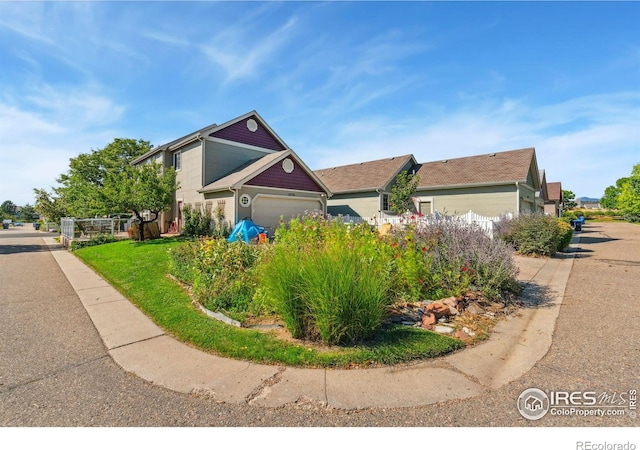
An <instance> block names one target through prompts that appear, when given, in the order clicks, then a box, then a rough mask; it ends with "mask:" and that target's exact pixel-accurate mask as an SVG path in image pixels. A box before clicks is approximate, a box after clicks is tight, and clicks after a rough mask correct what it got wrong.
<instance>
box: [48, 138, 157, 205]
mask: <svg viewBox="0 0 640 450" xmlns="http://www.w3.org/2000/svg"><path fill="white" fill-rule="evenodd" d="M151 148H152V146H151V144H150V143H149V142H148V141H143V140H135V139H121V138H116V139H114V140H113V142H111V143H109V144H108V145H107V146H106V147H104V148H102V149H98V150H93V151H91V152H90V153H83V154H80V155H79V156H77V157H76V158H71V160H70V163H69V170H68V171H67V173H64V174H62V175H60V177H59V178H58V180H57V181H58V183H60V185H61V186H60V187H58V188H55V189H54V192H55V194H57V196H58V197H59V198H61V199H63V202H64V204H65V205H66V207H67V212H68V214H70V215H72V216H74V217H95V216H103V215H108V214H117V213H121V212H124V211H122V210H118V207H119V205H117V204H114V203H113V202H112V201H111V199H110V198H109V196H107V195H105V190H104V187H105V181H106V179H107V176H108V175H109V174H114V173H118V172H122V171H124V170H125V169H126V168H127V167H128V166H129V165H130V163H131V161H133V160H134V159H135V158H137V157H138V156H140V155H142V154H144V153H146V152H147V151H149V150H151Z"/></svg>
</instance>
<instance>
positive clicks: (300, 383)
mask: <svg viewBox="0 0 640 450" xmlns="http://www.w3.org/2000/svg"><path fill="white" fill-rule="evenodd" d="M44 240H45V242H46V244H47V245H48V246H49V248H50V250H51V253H52V255H53V256H54V258H55V260H56V261H57V263H58V264H59V266H60V268H61V269H62V271H63V272H64V274H65V275H66V277H67V279H68V280H69V282H70V284H71V286H72V287H73V288H74V289H75V291H76V293H77V294H78V297H79V298H80V300H81V302H82V304H83V305H84V307H85V309H86V310H87V313H88V314H89V316H90V318H91V320H92V321H93V323H94V325H95V327H96V329H97V331H98V333H99V334H100V336H101V338H102V340H103V342H104V344H105V346H106V348H107V349H108V352H109V354H110V355H111V357H112V358H113V359H114V361H115V362H116V363H118V364H119V365H120V366H121V367H122V368H123V369H124V370H126V371H127V372H131V373H134V374H135V375H137V376H139V377H141V378H143V379H145V380H147V381H149V382H152V383H154V384H157V385H160V386H163V387H165V388H167V389H171V390H174V391H178V392H182V393H186V394H193V393H198V394H204V395H209V396H211V397H213V398H215V399H216V400H219V401H222V402H227V403H243V404H247V403H248V404H255V405H261V406H270V407H277V406H282V405H285V404H288V403H293V402H296V401H299V400H307V401H312V402H315V403H319V404H322V405H326V406H329V407H333V408H340V409H360V408H380V407H383V408H384V407H407V406H421V405H429V404H433V403H439V402H444V401H448V400H454V399H464V398H470V397H474V396H477V395H480V394H482V393H484V392H486V391H488V390H492V389H497V388H499V387H500V386H503V385H505V384H507V383H509V382H510V381H513V380H515V379H517V378H519V377H520V376H522V375H524V374H525V373H526V372H528V371H529V370H530V369H531V368H532V367H533V366H534V364H535V363H536V362H537V361H539V360H540V359H541V358H542V357H543V356H544V355H545V354H546V353H547V351H548V349H549V347H550V346H551V341H552V336H553V332H554V328H555V322H556V319H557V317H558V313H559V311H560V304H561V302H562V299H563V295H564V290H565V286H566V283H567V280H568V278H569V274H570V272H571V268H572V266H573V260H574V257H573V255H574V253H566V254H563V255H562V256H561V257H557V258H537V259H536V258H520V257H518V258H517V261H516V262H517V263H518V266H519V267H520V276H519V278H520V279H521V280H522V281H524V282H527V288H525V291H524V293H523V298H524V300H525V301H527V302H529V303H530V304H531V305H532V306H531V307H527V308H524V309H522V310H521V314H519V315H518V316H517V317H509V318H508V319H505V320H502V321H500V322H499V323H498V324H497V326H496V327H495V329H494V331H493V333H492V335H491V338H490V339H489V340H487V341H486V342H484V343H482V344H479V345H477V346H475V347H471V348H467V349H464V350H463V351H460V352H457V353H454V354H452V355H449V356H445V357H441V358H436V359H432V360H428V361H424V362H420V363H417V364H411V365H402V366H397V367H386V368H376V369H357V370H335V369H299V368H290V367H281V366H269V365H259V364H254V363H251V362H246V361H237V360H233V359H226V358H221V357H218V356H215V355H211V354H208V353H204V352H202V351H199V350H196V349H194V348H193V347H190V346H188V345H186V344H183V343H181V342H178V341H176V340H175V339H173V338H172V337H170V336H168V335H167V334H166V333H165V332H164V331H163V330H162V329H160V328H159V327H158V326H156V325H155V324H154V323H153V322H152V321H151V320H150V319H149V318H148V317H147V316H145V315H144V314H143V313H142V312H140V310H138V309H137V308H136V307H135V306H133V304H131V303H130V302H129V301H128V300H127V299H125V298H124V297H123V296H122V295H121V294H119V293H118V292H117V291H116V290H115V289H114V288H113V287H111V286H110V285H109V284H108V283H107V282H106V281H104V280H103V279H102V278H101V277H100V276H98V275H97V274H96V273H95V272H93V270H92V269H90V268H88V267H87V266H86V265H84V264H83V263H82V262H81V261H80V260H79V259H77V258H76V257H75V256H74V255H73V254H72V253H70V252H68V251H66V250H65V249H64V248H63V247H62V246H60V245H59V244H58V243H57V242H55V240H54V239H53V238H52V237H46V238H44ZM578 241H579V238H578V237H574V241H573V242H572V247H575V246H576V244H577V243H578ZM542 298H544V300H545V301H544V303H542V304H541V302H540V300H541V299H542Z"/></svg>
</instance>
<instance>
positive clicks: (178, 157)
mask: <svg viewBox="0 0 640 450" xmlns="http://www.w3.org/2000/svg"><path fill="white" fill-rule="evenodd" d="M173 168H174V169H175V170H176V172H177V171H179V170H181V169H182V150H178V151H177V152H175V153H174V154H173Z"/></svg>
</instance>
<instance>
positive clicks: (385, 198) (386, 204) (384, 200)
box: [382, 193, 389, 211]
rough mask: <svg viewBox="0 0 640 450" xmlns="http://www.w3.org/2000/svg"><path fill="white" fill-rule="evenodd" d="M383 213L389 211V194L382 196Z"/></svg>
mask: <svg viewBox="0 0 640 450" xmlns="http://www.w3.org/2000/svg"><path fill="white" fill-rule="evenodd" d="M382 211H389V194H385V193H383V194H382Z"/></svg>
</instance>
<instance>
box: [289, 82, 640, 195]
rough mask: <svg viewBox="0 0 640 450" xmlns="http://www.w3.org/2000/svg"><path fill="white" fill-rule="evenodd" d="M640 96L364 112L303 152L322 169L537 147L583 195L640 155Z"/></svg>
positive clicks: (557, 175) (553, 177) (549, 170)
mask: <svg viewBox="0 0 640 450" xmlns="http://www.w3.org/2000/svg"><path fill="white" fill-rule="evenodd" d="M639 101H640V96H639V95H638V94H637V93H616V94H611V95H598V96H585V97H580V98H576V99H572V100H570V101H566V102H562V103H557V104H549V105H544V106H541V107H535V106H533V105H529V104H528V103H527V102H526V101H523V100H506V101H504V102H502V103H497V104H493V105H490V104H477V105H475V106H467V107H465V109H463V110H457V111H448V112H446V113H440V114H438V115H435V116H434V115H429V114H425V115H418V116H417V117H415V118H412V119H398V118H394V117H385V116H382V115H377V116H374V117H371V118H363V117H360V118H359V119H358V120H353V121H349V122H345V123H339V124H336V125H335V133H330V132H326V133H325V135H326V136H328V137H329V136H334V137H335V139H331V138H328V139H326V140H324V141H323V142H322V143H321V144H316V145H310V146H308V147H307V148H305V151H299V153H301V155H302V157H303V158H306V160H307V163H308V164H309V165H310V166H311V167H312V168H314V169H320V168H324V167H330V166H337V165H342V164H350V163H355V162H359V161H368V160H374V159H379V158H386V157H389V156H397V155H404V154H408V153H412V154H414V155H415V157H416V159H417V160H418V161H419V162H427V161H437V160H439V159H445V158H455V157H462V156H471V155H475V154H482V153H489V152H495V151H504V150H512V149H517V148H526V147H535V148H536V154H537V159H538V165H539V167H540V168H541V169H545V170H546V174H547V180H548V181H561V182H562V183H563V187H564V188H565V189H570V190H572V191H574V192H575V193H576V194H577V195H578V196H583V195H584V196H592V197H600V196H601V195H602V194H603V193H604V189H605V188H606V187H607V186H609V185H611V184H614V183H615V181H616V180H617V179H618V178H620V177H622V176H626V175H627V174H628V173H630V172H631V168H632V166H633V165H634V164H637V163H640V129H639V128H638V126H637V124H638V111H640V109H639V108H638V104H639ZM574 121H575V122H576V123H575V124H573V126H572V127H570V128H568V129H567V128H564V129H563V128H562V127H561V126H562V125H566V124H567V123H572V122H574Z"/></svg>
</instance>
